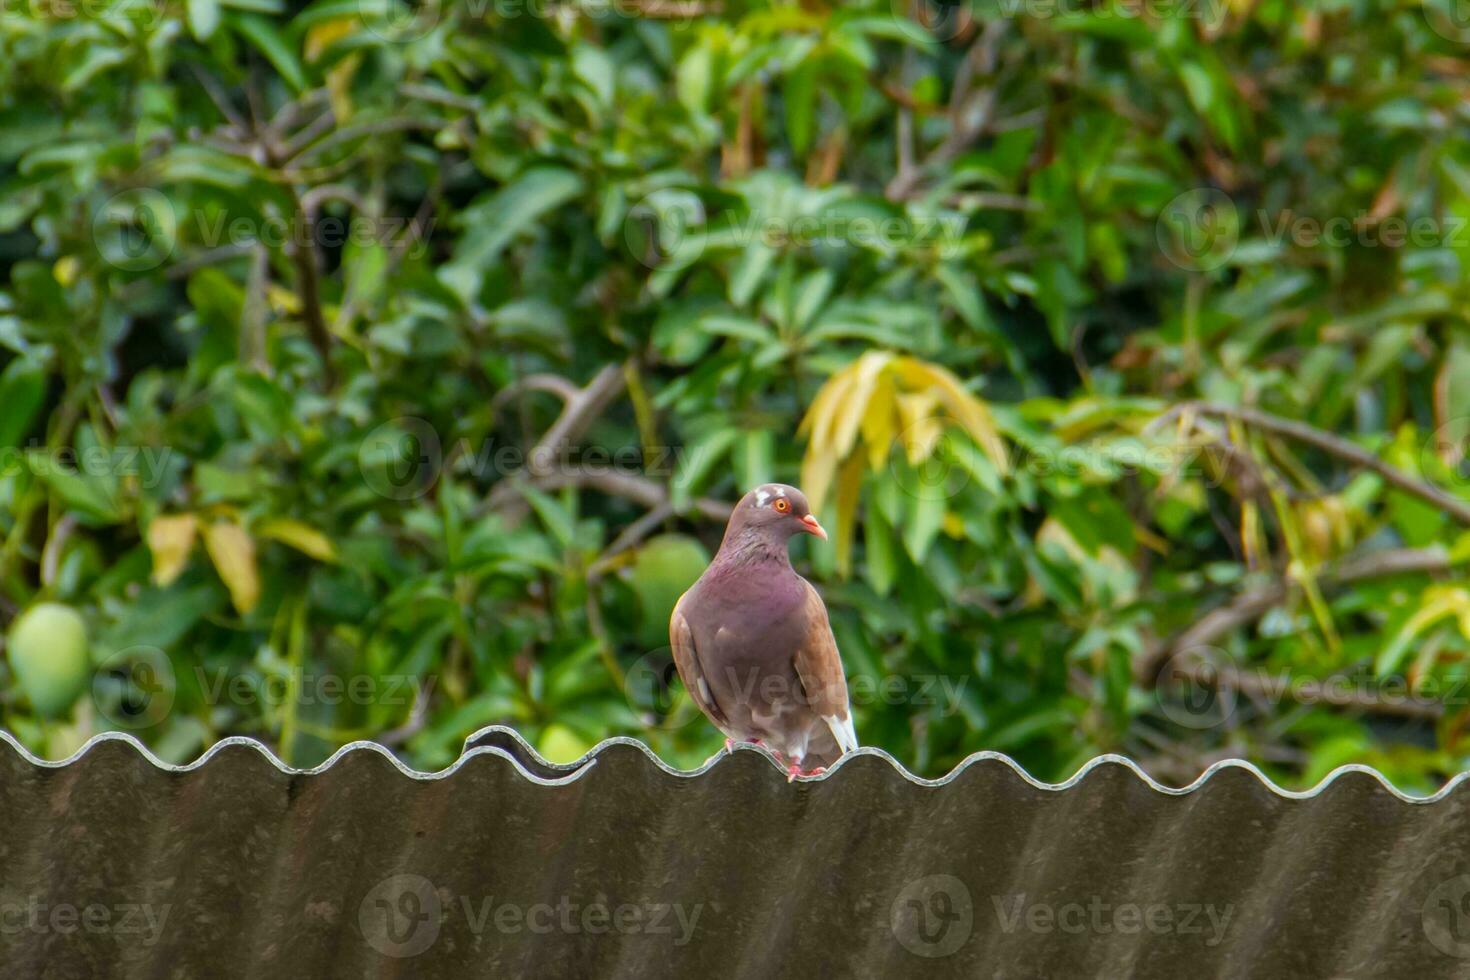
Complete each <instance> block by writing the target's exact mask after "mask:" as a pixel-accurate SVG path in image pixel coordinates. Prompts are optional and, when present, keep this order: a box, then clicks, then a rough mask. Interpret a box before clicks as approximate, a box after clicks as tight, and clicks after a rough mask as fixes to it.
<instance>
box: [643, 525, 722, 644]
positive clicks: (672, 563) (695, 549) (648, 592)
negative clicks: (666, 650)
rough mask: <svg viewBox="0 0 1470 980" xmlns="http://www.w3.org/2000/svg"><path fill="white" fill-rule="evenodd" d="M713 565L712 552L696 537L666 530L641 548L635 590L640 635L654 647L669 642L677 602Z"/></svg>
mask: <svg viewBox="0 0 1470 980" xmlns="http://www.w3.org/2000/svg"><path fill="white" fill-rule="evenodd" d="M707 567H709V552H708V551H706V550H705V548H704V545H702V544H700V543H699V542H698V541H696V540H695V539H694V538H691V537H687V536H685V535H682V534H662V535H659V536H658V537H656V538H653V539H651V540H650V541H649V542H648V543H647V544H645V545H644V546H643V547H642V548H640V549H638V556H637V557H636V558H635V559H634V561H633V591H634V592H635V593H637V595H638V606H639V609H640V610H641V612H642V617H641V629H640V631H639V639H641V640H642V641H643V643H644V644H646V645H648V646H651V647H662V646H668V643H669V616H670V615H671V614H672V613H673V611H674V603H676V602H678V601H679V596H681V595H683V594H684V591H685V590H686V589H688V588H689V586H691V585H693V584H694V581H695V580H696V579H697V578H699V576H700V575H702V574H704V570H705V569H706V568H707Z"/></svg>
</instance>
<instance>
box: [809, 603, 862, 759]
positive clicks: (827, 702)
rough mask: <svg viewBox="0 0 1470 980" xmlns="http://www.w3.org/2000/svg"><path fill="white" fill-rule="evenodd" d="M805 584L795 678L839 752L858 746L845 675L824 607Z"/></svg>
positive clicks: (851, 749)
mask: <svg viewBox="0 0 1470 980" xmlns="http://www.w3.org/2000/svg"><path fill="white" fill-rule="evenodd" d="M802 581H803V582H804V583H805V584H806V621H807V631H806V636H805V637H804V638H803V640H802V641H801V645H800V646H799V647H798V648H797V650H796V676H797V677H798V678H800V679H801V686H802V688H803V689H804V690H805V691H806V696H807V701H808V703H809V704H811V706H812V710H814V711H815V712H816V713H817V715H818V716H819V717H820V718H821V719H822V720H823V721H825V722H826V723H827V727H828V728H830V729H832V737H833V738H834V739H836V740H837V746H838V748H840V749H841V750H842V751H843V752H851V751H853V750H854V749H856V748H857V747H858V740H857V730H856V729H854V728H853V727H852V709H851V708H850V707H849V705H848V701H847V675H846V674H845V672H844V671H843V669H842V657H841V656H840V655H839V654H838V653H837V638H836V637H835V636H833V635H832V624H831V622H829V621H828V619H827V605H826V603H824V602H822V597H821V596H819V595H818V594H817V590H816V589H815V588H813V587H812V584H811V583H810V582H806V580H805V579H803V580H802Z"/></svg>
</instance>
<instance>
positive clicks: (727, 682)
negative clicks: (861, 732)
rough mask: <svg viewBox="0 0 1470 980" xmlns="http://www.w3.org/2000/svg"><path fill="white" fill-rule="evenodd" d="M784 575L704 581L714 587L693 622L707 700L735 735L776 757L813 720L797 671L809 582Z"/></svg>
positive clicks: (804, 633) (806, 628)
mask: <svg viewBox="0 0 1470 980" xmlns="http://www.w3.org/2000/svg"><path fill="white" fill-rule="evenodd" d="M780 571H781V570H777V571H776V572H775V574H772V575H769V576H764V577H762V576H755V575H748V574H747V575H734V576H730V577H728V578H727V577H724V576H721V577H720V579H717V580H716V581H714V582H701V583H700V586H699V587H700V588H701V590H704V588H705V587H706V586H708V587H709V588H708V591H707V592H705V595H704V596H702V597H701V599H702V601H700V602H699V603H697V604H696V606H697V608H698V610H699V614H698V615H697V616H696V617H693V618H692V619H691V622H690V628H691V629H692V630H693V632H694V635H695V645H696V647H697V649H698V651H699V658H700V661H701V663H702V664H703V668H704V672H705V679H706V682H707V683H708V685H709V688H710V694H711V696H712V697H713V698H714V700H715V702H716V703H717V704H718V705H719V706H720V709H721V710H722V711H723V712H724V714H725V716H726V718H727V719H728V720H729V723H730V728H731V729H732V734H734V736H735V737H741V738H761V739H763V740H765V741H766V742H767V744H770V745H771V747H772V748H776V749H777V750H778V751H782V750H784V749H783V745H785V743H786V742H787V737H786V732H787V731H788V730H791V729H793V728H796V729H802V730H804V729H805V728H806V727H808V725H809V723H810V720H811V718H812V715H811V712H810V709H809V708H808V707H807V706H806V703H805V702H806V696H805V692H804V691H803V690H802V688H801V682H800V680H799V679H798V677H797V673H796V667H795V657H796V651H797V650H798V649H799V648H800V646H801V644H802V643H803V642H804V641H805V639H806V637H807V634H808V631H809V623H808V622H807V591H806V583H804V582H803V581H802V580H801V579H800V578H799V577H797V575H796V573H795V572H794V571H791V570H789V569H786V570H784V571H785V576H781V575H780ZM783 579H784V580H783Z"/></svg>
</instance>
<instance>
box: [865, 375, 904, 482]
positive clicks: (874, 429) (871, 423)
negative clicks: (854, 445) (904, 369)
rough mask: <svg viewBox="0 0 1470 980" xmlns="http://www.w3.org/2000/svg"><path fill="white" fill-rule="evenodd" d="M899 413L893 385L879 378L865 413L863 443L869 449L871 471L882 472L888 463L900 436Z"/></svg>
mask: <svg viewBox="0 0 1470 980" xmlns="http://www.w3.org/2000/svg"><path fill="white" fill-rule="evenodd" d="M897 412H898V406H897V404H896V402H895V393H894V390H893V383H892V382H891V381H889V380H888V378H887V377H882V378H879V379H878V384H877V387H875V388H874V389H873V395H872V397H871V398H869V399H868V407H867V410H866V411H864V412H863V442H864V443H866V444H867V447H868V468H869V469H872V470H875V471H876V470H881V469H882V468H883V464H884V463H886V462H887V461H888V454H889V452H890V451H891V450H892V449H893V440H894V437H895V436H896V435H897V434H898V424H897V420H896V419H897Z"/></svg>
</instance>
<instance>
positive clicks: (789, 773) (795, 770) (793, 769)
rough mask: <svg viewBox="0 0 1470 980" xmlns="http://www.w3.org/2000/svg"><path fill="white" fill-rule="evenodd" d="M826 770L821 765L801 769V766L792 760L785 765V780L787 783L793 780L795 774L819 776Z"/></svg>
mask: <svg viewBox="0 0 1470 980" xmlns="http://www.w3.org/2000/svg"><path fill="white" fill-rule="evenodd" d="M826 771H827V770H826V769H824V768H823V767H821V766H818V767H817V768H815V769H803V768H801V766H798V765H797V764H796V763H794V762H793V763H791V764H790V765H788V766H787V767H786V781H787V782H788V783H790V782H794V781H795V780H796V777H797V776H820V775H821V774H822V773H824V772H826Z"/></svg>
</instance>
